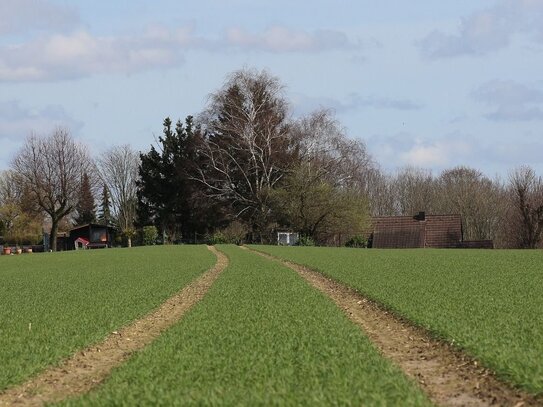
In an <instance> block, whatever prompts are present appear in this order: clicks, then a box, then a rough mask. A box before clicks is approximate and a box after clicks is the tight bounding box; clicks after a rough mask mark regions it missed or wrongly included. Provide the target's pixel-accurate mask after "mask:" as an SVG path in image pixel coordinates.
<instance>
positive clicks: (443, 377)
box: [248, 249, 543, 407]
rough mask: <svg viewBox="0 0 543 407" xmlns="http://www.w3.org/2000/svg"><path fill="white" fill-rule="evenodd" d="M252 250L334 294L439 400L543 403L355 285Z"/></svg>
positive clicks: (388, 355)
mask: <svg viewBox="0 0 543 407" xmlns="http://www.w3.org/2000/svg"><path fill="white" fill-rule="evenodd" d="M248 250H251V249H248ZM251 251H253V252H255V253H257V254H259V255H261V256H264V257H266V258H267V259H271V260H274V261H279V262H281V263H282V264H284V265H285V266H287V267H289V268H291V269H293V270H295V271H296V272H297V273H298V274H299V275H300V276H302V277H303V278H304V279H305V280H307V281H308V282H309V283H310V284H311V285H313V286H314V287H315V288H317V289H318V290H320V291H322V292H323V293H324V294H326V295H327V296H328V297H330V298H331V299H332V300H333V301H334V302H335V303H336V304H337V306H338V307H340V308H341V309H343V310H344V311H345V313H346V314H347V316H348V317H349V319H351V320H352V321H353V322H354V323H356V324H357V325H359V326H360V327H362V328H363V330H364V331H365V333H366V334H367V335H368V337H369V338H370V339H371V340H372V342H373V343H374V344H375V346H376V347H377V348H378V349H379V350H380V352H381V354H382V355H384V356H385V357H386V358H388V359H391V360H392V361H393V362H394V363H395V364H396V365H398V366H399V367H400V368H401V369H402V370H403V371H404V372H405V373H406V374H407V375H408V376H410V377H411V378H413V379H415V380H416V381H417V382H418V383H419V384H420V386H421V388H422V389H423V390H424V391H425V392H426V394H428V396H429V397H430V399H431V400H432V401H433V402H434V403H436V404H438V405H442V406H515V407H521V406H543V397H539V398H537V399H536V398H534V397H533V396H531V395H529V394H525V393H523V392H520V391H518V390H515V389H513V388H512V387H511V386H509V385H507V384H505V383H503V382H500V381H499V380H497V379H496V378H495V377H494V376H493V375H492V373H491V372H490V371H488V370H487V369H484V368H481V367H480V366H479V364H478V363H477V362H476V361H475V360H473V359H472V358H470V357H468V356H466V355H464V354H462V352H460V351H458V350H455V349H453V348H452V347H451V346H449V345H447V344H445V343H443V342H440V341H436V340H435V339H432V338H431V337H430V336H429V335H428V333H427V332H425V331H424V330H423V329H420V328H416V327H414V326H412V325H411V324H409V323H408V322H406V321H403V320H401V319H399V318H397V317H395V316H393V315H392V314H390V313H389V312H387V311H385V310H383V309H382V308H380V307H378V306H377V305H376V304H375V303H372V302H371V301H369V300H367V299H366V298H364V297H363V296H361V295H360V294H359V293H357V292H356V291H354V290H352V289H350V288H348V287H346V286H344V285H342V284H339V283H337V282H335V281H333V280H331V279H328V278H326V277H324V276H323V275H322V274H320V273H318V272H315V271H312V270H310V269H308V268H306V267H302V266H300V265H298V264H294V263H291V262H288V261H283V260H281V259H277V258H275V257H273V256H270V255H268V254H265V253H261V252H258V251H254V250H251Z"/></svg>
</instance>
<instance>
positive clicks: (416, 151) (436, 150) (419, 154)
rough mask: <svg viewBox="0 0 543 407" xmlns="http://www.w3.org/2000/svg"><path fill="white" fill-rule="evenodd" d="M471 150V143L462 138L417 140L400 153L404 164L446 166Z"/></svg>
mask: <svg viewBox="0 0 543 407" xmlns="http://www.w3.org/2000/svg"><path fill="white" fill-rule="evenodd" d="M470 152H471V148H470V146H469V144H468V143H466V142H465V141H462V140H449V139H445V140H437V141H426V142H422V141H417V142H416V143H415V145H414V146H412V147H411V148H410V149H409V150H408V151H405V152H403V153H401V154H400V159H401V160H402V161H403V162H404V164H407V165H413V166H417V167H446V166H448V165H451V164H453V163H455V162H457V160H458V157H464V156H466V155H468V154H469V153H470Z"/></svg>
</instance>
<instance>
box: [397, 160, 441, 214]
mask: <svg viewBox="0 0 543 407" xmlns="http://www.w3.org/2000/svg"><path fill="white" fill-rule="evenodd" d="M391 191H392V193H393V195H394V201H395V212H396V214H397V215H414V214H416V213H417V212H420V211H424V212H433V211H434V200H435V184H434V178H433V176H432V172H431V171H429V170H425V169H422V168H416V167H405V168H403V169H402V170H400V171H399V172H398V173H397V175H396V176H395V177H394V178H393V180H392V185H391Z"/></svg>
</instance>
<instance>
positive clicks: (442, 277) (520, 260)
mask: <svg viewBox="0 0 543 407" xmlns="http://www.w3.org/2000/svg"><path fill="white" fill-rule="evenodd" d="M255 249H258V250H261V251H264V252H266V253H269V254H272V255H275V256H278V257H281V258H284V259H288V260H291V261H294V262H296V263H299V264H303V265H306V266H308V267H310V268H313V269H315V270H318V271H320V272H322V273H323V274H325V275H327V276H329V277H331V278H333V279H335V280H337V281H339V282H342V283H344V284H346V285H349V286H351V287H353V288H355V289H357V290H358V291H359V292H361V293H363V294H364V295H366V296H367V297H369V298H371V299H373V300H375V301H377V302H379V303H381V304H383V305H384V306H385V307H387V308H389V309H392V310H393V311H395V312H396V313H397V314H399V315H401V316H404V317H406V318H407V319H410V320H411V321H413V322H415V323H416V324H418V325H421V326H423V327H425V328H427V329H428V330H430V331H431V332H433V333H434V334H435V335H437V336H438V337H440V338H443V339H446V340H447V341H449V342H452V343H455V344H456V345H458V346H459V347H460V348H463V349H465V350H466V351H467V352H468V353H470V354H472V355H474V356H475V357H477V358H478V359H480V360H481V361H483V362H484V364H485V365H486V366H488V367H490V368H491V369H492V370H494V371H495V372H497V373H498V374H499V375H500V376H501V377H503V378H504V379H506V380H510V381H511V382H513V383H514V384H516V385H518V386H521V387H523V388H525V389H526V390H528V391H530V392H532V393H535V394H540V393H543V268H542V264H543V252H541V251H512V250H511V251H505V250H500V251H478V250H474V251H469V250H359V249H337V248H313V247H299V248H292V247H277V246H256V247H255Z"/></svg>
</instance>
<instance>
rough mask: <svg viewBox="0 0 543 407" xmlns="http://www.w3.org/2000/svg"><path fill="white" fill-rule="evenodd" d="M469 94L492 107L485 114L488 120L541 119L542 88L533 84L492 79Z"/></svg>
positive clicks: (542, 110)
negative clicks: (490, 110)
mask: <svg viewBox="0 0 543 407" xmlns="http://www.w3.org/2000/svg"><path fill="white" fill-rule="evenodd" d="M471 96H472V98H473V99H474V100H476V101H478V102H481V103H484V104H486V105H488V106H490V107H491V108H492V109H493V111H492V112H490V113H488V114H486V117H487V118H488V119H490V120H494V121H531V120H543V90H542V89H540V88H538V87H537V86H535V85H532V86H528V85H525V84H522V83H518V82H515V81H504V80H493V81H490V82H487V83H485V84H483V85H481V86H480V87H478V88H477V89H475V90H474V91H473V92H472V94H471Z"/></svg>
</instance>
